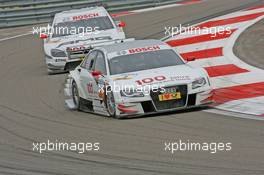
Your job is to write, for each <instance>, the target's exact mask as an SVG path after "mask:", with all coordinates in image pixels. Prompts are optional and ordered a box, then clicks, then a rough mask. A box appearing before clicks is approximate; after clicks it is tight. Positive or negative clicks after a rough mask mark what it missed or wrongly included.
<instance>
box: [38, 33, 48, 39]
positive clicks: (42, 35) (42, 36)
mask: <svg viewBox="0 0 264 175" xmlns="http://www.w3.org/2000/svg"><path fill="white" fill-rule="evenodd" d="M39 37H40V38H41V39H47V38H48V35H47V34H41V35H40V36H39Z"/></svg>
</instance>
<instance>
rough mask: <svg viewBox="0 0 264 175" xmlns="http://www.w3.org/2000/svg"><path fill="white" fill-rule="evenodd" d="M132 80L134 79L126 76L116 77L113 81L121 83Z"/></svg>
mask: <svg viewBox="0 0 264 175" xmlns="http://www.w3.org/2000/svg"><path fill="white" fill-rule="evenodd" d="M131 79H132V77H131V76H128V75H125V76H122V77H116V78H114V79H113V80H114V81H119V80H131Z"/></svg>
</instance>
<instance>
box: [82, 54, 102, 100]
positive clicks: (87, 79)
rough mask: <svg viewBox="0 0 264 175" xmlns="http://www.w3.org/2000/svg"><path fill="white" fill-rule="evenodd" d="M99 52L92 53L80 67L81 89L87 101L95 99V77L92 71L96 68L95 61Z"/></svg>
mask: <svg viewBox="0 0 264 175" xmlns="http://www.w3.org/2000/svg"><path fill="white" fill-rule="evenodd" d="M97 54H98V52H97V51H96V50H95V51H91V52H90V53H89V54H88V55H87V56H86V59H85V60H84V61H83V62H82V64H81V65H80V69H79V70H78V71H79V72H80V81H81V88H82V89H83V91H84V92H85V98H86V99H90V100H91V99H93V98H94V97H95V93H96V92H94V90H93V89H94V87H93V86H94V84H95V83H94V82H95V80H94V77H93V76H92V70H93V68H94V64H95V59H96V56H97Z"/></svg>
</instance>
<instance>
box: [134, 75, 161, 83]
mask: <svg viewBox="0 0 264 175" xmlns="http://www.w3.org/2000/svg"><path fill="white" fill-rule="evenodd" d="M165 80H166V77H165V76H162V75H161V76H156V77H153V78H144V79H142V80H137V81H136V83H137V84H138V85H144V84H150V83H154V82H161V81H165Z"/></svg>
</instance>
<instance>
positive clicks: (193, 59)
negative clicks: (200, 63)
mask: <svg viewBox="0 0 264 175" xmlns="http://www.w3.org/2000/svg"><path fill="white" fill-rule="evenodd" d="M186 61H187V62H191V61H195V58H194V57H188V58H187V59H186Z"/></svg>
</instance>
